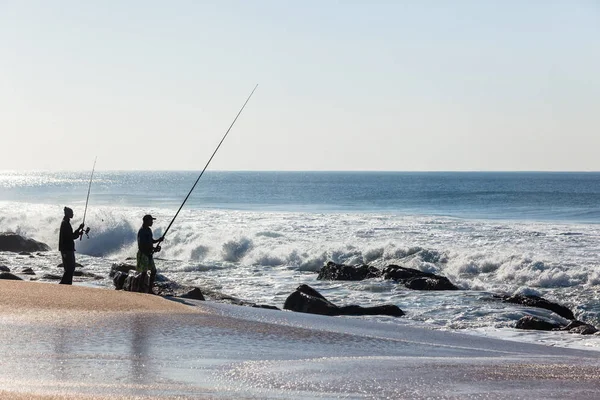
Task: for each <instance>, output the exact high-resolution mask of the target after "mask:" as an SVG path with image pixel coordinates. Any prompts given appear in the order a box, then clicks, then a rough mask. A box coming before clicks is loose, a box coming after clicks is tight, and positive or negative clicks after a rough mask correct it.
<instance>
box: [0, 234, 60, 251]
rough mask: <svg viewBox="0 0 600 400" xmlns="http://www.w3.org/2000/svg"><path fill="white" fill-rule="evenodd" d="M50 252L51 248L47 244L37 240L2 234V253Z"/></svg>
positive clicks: (0, 245)
mask: <svg viewBox="0 0 600 400" xmlns="http://www.w3.org/2000/svg"><path fill="white" fill-rule="evenodd" d="M48 250H50V246H48V245H47V244H45V243H42V242H38V241H37V240H33V239H29V238H24V237H23V236H21V235H17V234H16V233H12V232H5V233H0V251H12V252H14V253H19V252H23V251H26V252H34V251H48ZM27 254H29V253H27Z"/></svg>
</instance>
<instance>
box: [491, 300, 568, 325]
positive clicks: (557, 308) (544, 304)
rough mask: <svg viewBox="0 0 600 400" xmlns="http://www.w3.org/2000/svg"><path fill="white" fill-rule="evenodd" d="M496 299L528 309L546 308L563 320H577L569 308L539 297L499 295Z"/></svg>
mask: <svg viewBox="0 0 600 400" xmlns="http://www.w3.org/2000/svg"><path fill="white" fill-rule="evenodd" d="M494 297H496V298H500V299H502V301H504V302H506V303H513V304H522V305H524V306H528V307H537V308H544V309H546V310H550V311H553V312H555V313H556V314H558V315H560V316H561V317H563V318H566V319H571V320H573V319H575V315H573V312H572V311H571V310H569V309H568V308H567V307H565V306H563V305H560V304H558V303H553V302H551V301H548V300H546V299H544V298H542V297H539V296H534V295H523V294H515V295H513V296H506V295H497V296H494Z"/></svg>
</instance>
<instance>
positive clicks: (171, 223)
mask: <svg viewBox="0 0 600 400" xmlns="http://www.w3.org/2000/svg"><path fill="white" fill-rule="evenodd" d="M257 87H258V84H256V86H254V89H252V92H250V95H249V96H248V98H247V99H246V102H245V103H244V105H243V106H242V108H240V111H239V112H238V113H237V115H236V116H235V118H234V120H233V122H232V123H231V125H230V126H229V129H227V132H225V135H223V138H222V139H221V141H220V142H219V145H218V146H217V148H216V149H215V151H214V152H213V153H212V156H210V158H209V159H208V162H207V163H206V165H205V166H204V169H203V170H202V172H200V175H199V176H198V179H196V182H195V183H194V186H192V188H191V189H190V191H189V193H188V194H187V196H185V199H184V200H183V203H181V206H179V210H177V212H176V213H175V216H174V217H173V219H172V220H171V222H170V223H169V226H167V229H165V232H164V233H163V235H162V236H161V239H164V237H165V236H166V234H167V232H168V231H169V229H170V228H171V225H173V222H175V218H177V216H178V215H179V211H181V209H182V208H183V205H184V204H185V202H186V201H187V199H188V198H189V197H190V195H191V194H192V191H193V190H194V188H195V187H196V185H197V184H198V181H199V180H200V178H202V175H203V174H204V171H206V168H208V165H209V164H210V162H211V161H212V159H213V157H214V156H215V154H217V151H218V150H219V147H221V144H222V143H223V141H224V140H225V138H226V137H227V135H228V134H229V131H230V130H231V128H233V125H234V124H235V121H237V119H238V117H239V116H240V114H241V113H242V111H243V110H244V107H246V104H248V101H249V100H250V97H252V95H253V94H254V91H255V90H256V88H257Z"/></svg>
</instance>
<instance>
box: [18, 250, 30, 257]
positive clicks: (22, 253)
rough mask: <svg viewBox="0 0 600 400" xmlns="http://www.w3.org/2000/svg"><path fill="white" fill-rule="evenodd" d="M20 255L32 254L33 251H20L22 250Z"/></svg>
mask: <svg viewBox="0 0 600 400" xmlns="http://www.w3.org/2000/svg"><path fill="white" fill-rule="evenodd" d="M19 255H20V256H30V255H31V253H30V252H28V251H20V252H19Z"/></svg>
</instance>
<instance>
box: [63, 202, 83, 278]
mask: <svg viewBox="0 0 600 400" xmlns="http://www.w3.org/2000/svg"><path fill="white" fill-rule="evenodd" d="M64 211H65V216H64V218H63V220H62V223H61V224H60V233H59V236H58V251H60V256H61V257H62V263H63V268H64V270H65V272H64V273H63V276H62V279H61V280H60V282H59V283H61V284H63V285H71V284H73V273H74V272H75V242H74V240H75V239H77V238H78V237H79V236H81V235H82V234H83V227H84V224H81V225H79V228H77V230H76V231H75V232H73V227H72V226H71V222H70V221H71V218H73V210H72V209H70V208H69V207H65V208H64Z"/></svg>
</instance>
